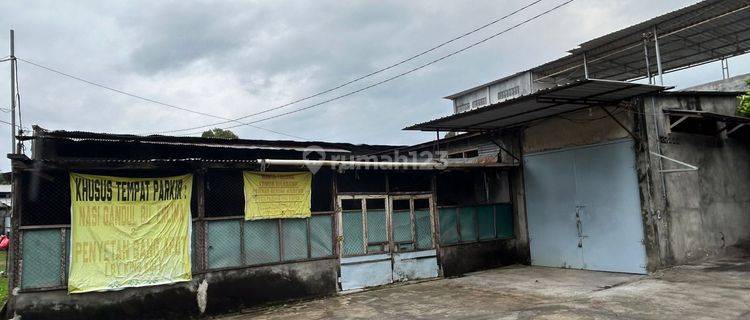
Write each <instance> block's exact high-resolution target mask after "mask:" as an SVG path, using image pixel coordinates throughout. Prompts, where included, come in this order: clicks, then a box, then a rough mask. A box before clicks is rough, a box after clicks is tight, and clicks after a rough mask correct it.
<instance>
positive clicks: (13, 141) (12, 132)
mask: <svg viewBox="0 0 750 320" xmlns="http://www.w3.org/2000/svg"><path fill="white" fill-rule="evenodd" d="M13 38H14V35H13V29H11V30H10V150H11V151H10V153H16V56H15V44H14V39H13Z"/></svg>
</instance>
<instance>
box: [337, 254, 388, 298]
mask: <svg viewBox="0 0 750 320" xmlns="http://www.w3.org/2000/svg"><path fill="white" fill-rule="evenodd" d="M391 271H392V270H391V254H390V253H384V254H374V255H366V256H358V257H344V258H341V290H343V291H347V290H354V289H361V288H365V287H374V286H379V285H384V284H389V283H391V282H393V273H392V272H391Z"/></svg>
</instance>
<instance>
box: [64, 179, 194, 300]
mask: <svg viewBox="0 0 750 320" xmlns="http://www.w3.org/2000/svg"><path fill="white" fill-rule="evenodd" d="M70 176H71V178H70V188H71V204H72V210H71V212H72V227H71V233H72V237H71V239H72V244H71V251H72V252H71V258H72V259H71V268H70V275H69V280H68V291H70V292H71V293H78V292H88V291H101V290H112V289H120V288H125V287H138V286H146V285H155V284H164V283H172V282H177V281H186V280H190V278H191V270H190V226H191V223H190V219H191V216H190V197H191V191H192V175H183V176H176V177H166V178H119V177H108V176H94V175H83V174H75V173H71V175H70Z"/></svg>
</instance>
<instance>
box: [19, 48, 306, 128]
mask: <svg viewBox="0 0 750 320" xmlns="http://www.w3.org/2000/svg"><path fill="white" fill-rule="evenodd" d="M16 59H18V60H21V61H23V62H25V63H28V64H30V65H32V66H35V67H38V68H41V69H44V70H47V71H50V72H53V73H56V74H58V75H61V76H64V77H67V78H70V79H73V80H77V81H80V82H83V83H86V84H90V85H92V86H95V87H99V88H102V89H105V90H109V91H112V92H115V93H119V94H122V95H126V96H129V97H131V98H136V99H139V100H143V101H146V102H150V103H154V104H158V105H161V106H165V107H169V108H173V109H177V110H181V111H185V112H190V113H195V114H199V115H202V116H206V117H211V118H216V119H221V120H227V122H223V123H228V122H237V123H240V124H243V125H247V126H250V127H253V128H255V129H260V130H264V131H268V132H272V133H275V134H279V135H283V136H287V137H292V138H296V139H302V140H305V138H302V137H299V136H295V135H291V134H287V133H283V132H280V131H276V130H271V129H267V128H263V127H258V126H253V125H251V124H249V123H242V122H240V121H239V120H234V119H230V118H226V117H221V116H217V115H213V114H210V113H205V112H201V111H196V110H192V109H189V108H186V107H181V106H177V105H173V104H169V103H165V102H161V101H158V100H154V99H151V98H147V97H144V96H140V95H137V94H134V93H130V92H127V91H123V90H120V89H115V88H112V87H109V86H106V85H103V84H100V83H96V82H93V81H91V80H86V79H84V78H81V77H78V76H74V75H72V74H69V73H65V72H62V71H60V70H57V69H54V68H51V67H47V66H44V65H41V64H38V63H36V62H32V61H29V60H26V59H23V58H19V57H16Z"/></svg>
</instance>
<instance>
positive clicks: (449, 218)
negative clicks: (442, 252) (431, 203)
mask: <svg viewBox="0 0 750 320" xmlns="http://www.w3.org/2000/svg"><path fill="white" fill-rule="evenodd" d="M438 214H439V217H438V219H439V222H440V243H442V244H453V243H456V242H458V230H457V228H458V227H457V226H456V208H440V209H438Z"/></svg>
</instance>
